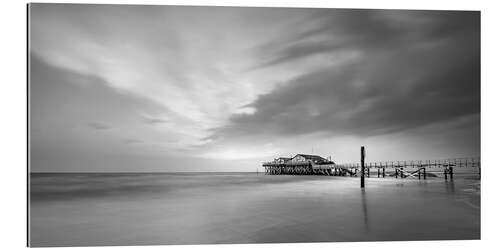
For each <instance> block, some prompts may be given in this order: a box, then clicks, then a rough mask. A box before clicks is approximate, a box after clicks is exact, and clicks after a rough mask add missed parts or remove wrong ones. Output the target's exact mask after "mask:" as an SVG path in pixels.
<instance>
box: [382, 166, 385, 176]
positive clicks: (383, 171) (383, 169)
mask: <svg viewBox="0 0 500 250" xmlns="http://www.w3.org/2000/svg"><path fill="white" fill-rule="evenodd" d="M382 178H385V167H384V168H382Z"/></svg>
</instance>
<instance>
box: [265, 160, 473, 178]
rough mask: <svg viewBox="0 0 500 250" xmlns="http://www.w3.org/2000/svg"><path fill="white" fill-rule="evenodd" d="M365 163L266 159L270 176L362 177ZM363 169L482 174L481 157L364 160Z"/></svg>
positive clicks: (372, 173) (374, 173) (371, 172)
mask: <svg viewBox="0 0 500 250" xmlns="http://www.w3.org/2000/svg"><path fill="white" fill-rule="evenodd" d="M361 165H362V164H361V163H335V162H334V161H332V160H331V158H328V159H327V158H324V157H321V156H318V155H308V154H297V155H295V156H294V157H278V158H276V159H274V160H273V161H270V162H263V163H262V167H264V169H265V171H264V173H265V174H268V175H329V176H350V177H356V176H361V173H362V166H361ZM363 168H364V169H363V172H364V175H363V176H366V177H377V178H385V177H394V178H418V179H422V178H423V179H426V178H427V177H444V178H445V179H453V176H454V175H457V174H458V175H460V174H469V175H470V174H478V175H479V176H480V175H481V159H480V158H479V157H472V158H451V159H440V160H411V161H385V162H364V167H363Z"/></svg>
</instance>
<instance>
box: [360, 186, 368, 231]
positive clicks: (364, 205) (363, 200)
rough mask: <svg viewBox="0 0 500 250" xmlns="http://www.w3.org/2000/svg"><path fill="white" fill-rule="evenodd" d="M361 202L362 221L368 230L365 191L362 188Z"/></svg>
mask: <svg viewBox="0 0 500 250" xmlns="http://www.w3.org/2000/svg"><path fill="white" fill-rule="evenodd" d="M361 204H362V205H363V221H364V225H365V231H366V232H368V230H369V228H368V208H367V204H366V191H365V189H364V188H362V189H361Z"/></svg>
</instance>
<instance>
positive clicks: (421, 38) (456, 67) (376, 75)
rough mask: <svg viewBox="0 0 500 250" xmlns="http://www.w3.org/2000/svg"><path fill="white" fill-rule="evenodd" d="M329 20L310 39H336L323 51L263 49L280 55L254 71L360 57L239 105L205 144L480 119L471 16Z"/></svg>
mask: <svg viewBox="0 0 500 250" xmlns="http://www.w3.org/2000/svg"><path fill="white" fill-rule="evenodd" d="M335 13H336V12H335V11H334V13H333V14H332V16H333V17H332V18H327V21H328V22H325V26H324V27H319V28H317V29H315V30H314V31H311V32H309V33H307V34H308V35H309V36H315V34H316V35H319V33H321V34H322V35H324V33H325V32H327V33H331V35H332V36H335V35H336V36H337V38H336V39H333V38H332V39H330V40H328V41H330V42H331V43H330V44H325V45H323V46H318V42H317V41H307V40H306V41H304V40H303V39H305V38H304V36H303V35H302V36H301V35H299V36H297V37H299V38H298V41H296V42H288V44H290V45H285V48H284V49H279V48H278V49H271V48H266V50H270V51H277V52H276V53H275V54H272V53H271V56H268V58H271V59H269V60H268V61H266V62H265V63H263V64H260V65H259V67H260V66H262V67H272V66H273V65H277V64H281V63H285V62H287V61H290V60H299V59H300V58H303V57H306V56H311V55H313V54H317V53H330V52H331V51H332V50H334V51H336V52H338V50H342V51H349V50H356V51H360V53H361V55H362V56H361V57H360V58H359V59H357V60H354V61H352V62H349V63H345V64H342V65H339V66H337V67H335V68H326V69H318V70H316V71H313V72H308V73H306V74H303V75H301V76H299V77H297V78H295V79H292V80H290V81H287V82H283V83H282V84H281V85H280V86H279V87H276V88H275V89H274V90H273V91H271V92H269V93H267V94H263V95H260V96H259V97H258V98H257V99H256V100H255V101H253V102H251V103H249V104H247V105H246V106H245V107H248V108H252V109H254V110H255V112H254V113H253V114H237V115H233V116H232V117H231V119H230V123H229V124H228V125H227V126H224V127H221V128H218V129H216V130H214V131H215V133H214V134H213V135H212V136H210V137H209V138H208V139H210V140H222V141H224V140H225V139H227V138H233V140H238V139H234V138H235V137H236V138H238V137H243V136H246V135H253V138H255V137H258V136H261V137H262V136H267V137H268V138H273V137H277V136H294V135H301V134H308V133H315V132H319V131H324V132H325V131H326V132H329V133H332V134H337V135H339V134H343V135H357V136H375V135H383V134H389V133H394V132H399V131H405V130H409V129H412V128H416V127H420V126H425V125H429V124H433V123H439V122H444V121H449V120H453V119H457V118H459V117H463V116H469V115H471V114H478V113H479V112H480V58H479V56H480V53H479V13H478V12H418V11H415V12H413V11H410V12H404V11H368V10H367V11H352V12H351V11H349V12H345V13H343V14H345V15H340V17H338V16H336V15H335ZM335 20H336V21H340V24H339V23H338V22H333V21H335ZM328 27H330V28H328ZM316 32H318V33H316ZM327 37H328V36H327ZM335 41H339V42H335ZM270 46H275V45H270ZM478 122H479V120H478V118H477V117H476V119H475V123H478Z"/></svg>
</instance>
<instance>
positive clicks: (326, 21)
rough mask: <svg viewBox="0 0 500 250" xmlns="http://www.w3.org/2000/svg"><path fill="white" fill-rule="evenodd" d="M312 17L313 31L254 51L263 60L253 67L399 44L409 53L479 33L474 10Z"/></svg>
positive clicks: (320, 12)
mask: <svg viewBox="0 0 500 250" xmlns="http://www.w3.org/2000/svg"><path fill="white" fill-rule="evenodd" d="M313 13H314V15H311V17H310V18H309V19H308V22H309V23H313V24H314V25H311V26H312V28H310V29H306V30H302V31H299V32H295V33H294V34H293V35H288V36H284V37H283V38H281V39H279V40H273V41H270V42H268V43H265V44H262V45H260V46H258V47H256V48H255V50H256V53H258V54H261V55H262V57H261V60H260V63H259V64H257V65H255V66H254V67H253V68H265V67H270V66H274V65H278V64H282V63H287V62H290V61H294V60H299V59H303V58H306V57H309V56H313V55H317V54H324V53H334V52H339V51H349V50H360V51H363V52H367V53H370V52H380V51H385V50H391V49H392V48H393V47H394V46H396V47H400V46H402V45H404V46H406V47H407V49H412V48H411V47H412V46H420V45H422V44H428V43H430V42H431V41H440V40H442V39H449V38H450V37H454V36H455V35H460V33H464V32H465V33H466V34H472V35H476V34H474V33H478V32H479V12H472V11H470V12H463V11H462V12H457V11H418V10H413V11H412V10H349V9H333V10H331V9H327V10H314V12H313ZM463 38H465V39H470V38H471V37H470V36H469V37H467V36H465V37H463ZM476 42H477V41H476Z"/></svg>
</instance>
